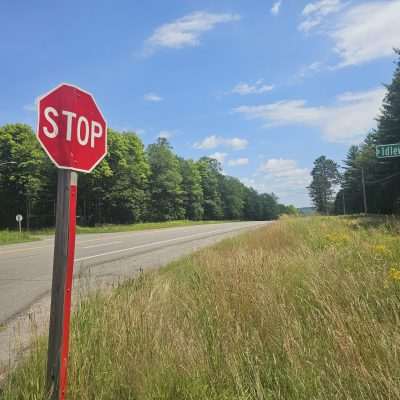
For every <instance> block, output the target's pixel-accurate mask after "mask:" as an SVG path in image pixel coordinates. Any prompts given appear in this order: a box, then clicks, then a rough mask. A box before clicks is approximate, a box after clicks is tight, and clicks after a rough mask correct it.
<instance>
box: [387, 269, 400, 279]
mask: <svg viewBox="0 0 400 400" xmlns="http://www.w3.org/2000/svg"><path fill="white" fill-rule="evenodd" d="M389 278H390V279H392V280H393V281H400V269H397V268H395V267H393V268H390V270H389Z"/></svg>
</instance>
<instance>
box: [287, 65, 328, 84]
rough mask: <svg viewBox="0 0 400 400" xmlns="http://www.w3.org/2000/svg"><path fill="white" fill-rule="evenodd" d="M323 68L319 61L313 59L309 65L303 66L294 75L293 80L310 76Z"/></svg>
mask: <svg viewBox="0 0 400 400" xmlns="http://www.w3.org/2000/svg"><path fill="white" fill-rule="evenodd" d="M323 68H324V64H323V63H322V62H321V61H315V62H313V63H311V64H309V65H306V66H303V67H301V68H300V70H299V71H298V72H297V74H296V75H295V76H294V79H295V80H298V79H300V80H302V79H304V78H306V77H309V76H312V75H314V74H316V73H318V72H319V71H321V70H322V69H323Z"/></svg>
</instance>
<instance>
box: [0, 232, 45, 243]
mask: <svg viewBox="0 0 400 400" xmlns="http://www.w3.org/2000/svg"><path fill="white" fill-rule="evenodd" d="M34 240H39V238H38V237H36V236H34V235H32V234H30V233H26V232H21V233H19V232H17V231H9V230H2V231H0V246H1V245H5V244H14V243H23V242H32V241H34Z"/></svg>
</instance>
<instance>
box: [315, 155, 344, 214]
mask: <svg viewBox="0 0 400 400" xmlns="http://www.w3.org/2000/svg"><path fill="white" fill-rule="evenodd" d="M311 176H312V178H313V179H312V182H311V185H310V186H309V187H308V190H309V193H310V197H311V199H312V201H313V203H314V205H315V207H316V208H317V211H318V212H321V213H324V214H328V213H329V210H330V207H331V201H332V200H333V194H334V186H335V185H336V184H338V183H339V172H338V165H337V164H336V163H335V162H334V161H333V160H330V159H328V158H326V157H325V156H321V157H318V158H317V159H316V160H315V161H314V168H313V169H312V171H311Z"/></svg>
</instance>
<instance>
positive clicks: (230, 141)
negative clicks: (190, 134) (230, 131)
mask: <svg viewBox="0 0 400 400" xmlns="http://www.w3.org/2000/svg"><path fill="white" fill-rule="evenodd" d="M247 145H248V141H247V140H246V139H240V138H236V137H235V138H223V137H220V136H216V135H211V136H207V137H206V138H204V139H203V140H202V141H200V142H196V143H195V144H194V145H193V147H194V148H196V149H215V148H217V147H218V146H225V147H230V148H232V149H233V150H242V149H245V148H246V147H247Z"/></svg>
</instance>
